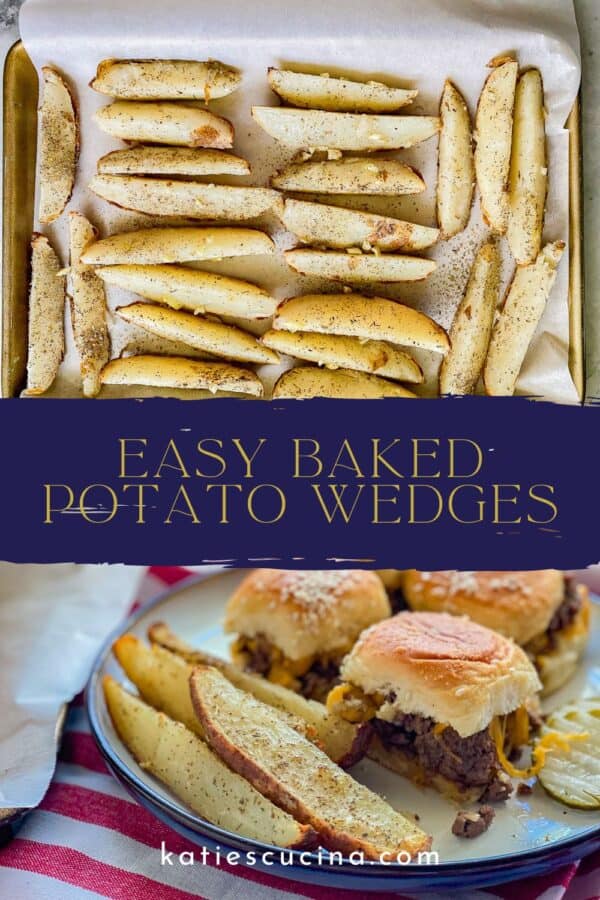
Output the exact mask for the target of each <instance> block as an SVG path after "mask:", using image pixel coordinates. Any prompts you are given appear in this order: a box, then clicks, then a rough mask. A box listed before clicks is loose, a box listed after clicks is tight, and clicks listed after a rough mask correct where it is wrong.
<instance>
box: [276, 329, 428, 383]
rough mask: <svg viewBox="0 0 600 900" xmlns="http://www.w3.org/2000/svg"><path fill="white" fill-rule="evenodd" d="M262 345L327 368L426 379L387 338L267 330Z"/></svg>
mask: <svg viewBox="0 0 600 900" xmlns="http://www.w3.org/2000/svg"><path fill="white" fill-rule="evenodd" d="M261 340H262V342H263V344H265V345H266V346H267V347H271V349H272V350H277V351H278V352H279V353H286V354H287V355H288V356H294V357H295V358H296V359H304V360H306V361H307V362H312V363H317V365H320V366H326V367H327V368H328V369H340V368H341V369H355V370H356V371H358V372H370V373H371V374H372V375H380V376H381V377H382V378H391V379H393V380H394V381H410V382H414V383H417V384H418V383H420V382H422V381H423V371H422V369H421V367H420V366H419V364H418V363H417V362H415V360H414V359H413V358H412V357H411V356H409V355H408V353H404V352H403V351H402V350H399V349H398V347H394V346H393V345H392V344H386V343H385V341H364V340H361V339H360V338H356V337H346V336H345V335H341V334H312V333H310V332H301V331H296V332H294V333H292V332H291V331H275V330H272V331H267V333H266V334H263V336H262V338H261Z"/></svg>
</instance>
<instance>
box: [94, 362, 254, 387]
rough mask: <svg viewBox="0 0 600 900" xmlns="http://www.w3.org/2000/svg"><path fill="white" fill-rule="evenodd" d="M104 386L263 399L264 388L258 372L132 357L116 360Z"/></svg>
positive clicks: (218, 364)
mask: <svg viewBox="0 0 600 900" xmlns="http://www.w3.org/2000/svg"><path fill="white" fill-rule="evenodd" d="M100 378H101V381H102V384H120V385H146V386H148V387H158V388H185V389H193V390H203V391H210V393H211V394H216V393H218V392H219V391H227V392H229V393H234V394H249V395H251V396H253V397H262V395H263V386H262V382H261V381H260V379H259V378H258V377H257V376H256V375H255V374H254V372H251V371H249V370H248V369H242V368H240V367H239V366H231V365H229V364H227V363H222V362H202V360H198V359H186V358H182V357H179V356H128V357H125V358H122V359H113V360H111V361H110V362H109V363H108V365H106V366H105V367H104V369H103V370H102V373H101V375H100Z"/></svg>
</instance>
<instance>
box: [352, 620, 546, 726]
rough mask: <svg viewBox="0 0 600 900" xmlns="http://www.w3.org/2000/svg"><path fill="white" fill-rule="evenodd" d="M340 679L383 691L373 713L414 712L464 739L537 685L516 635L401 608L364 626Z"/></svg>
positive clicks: (522, 700)
mask: <svg viewBox="0 0 600 900" xmlns="http://www.w3.org/2000/svg"><path fill="white" fill-rule="evenodd" d="M341 674H342V678H343V680H344V681H347V682H350V683H351V684H353V685H356V686H357V687H359V688H361V689H362V690H363V691H364V692H365V693H367V694H376V693H380V694H383V695H388V694H389V693H390V692H391V691H393V692H394V694H395V698H394V699H393V700H390V701H386V702H384V703H383V705H382V706H381V707H380V709H379V711H378V713H377V715H378V717H379V718H381V719H386V720H388V721H391V720H393V719H394V717H395V716H396V715H397V714H398V713H418V714H419V715H422V716H430V717H431V718H432V719H435V721H436V722H440V723H443V724H445V725H451V726H452V727H453V728H455V729H456V731H457V732H458V733H459V734H460V735H461V737H468V736H469V735H471V734H475V733H476V732H478V731H481V730H482V729H484V728H486V727H487V726H488V725H489V723H490V722H491V720H492V719H493V718H494V716H502V715H506V714H507V713H509V712H512V711H513V710H515V709H516V708H517V707H518V706H521V704H523V703H525V701H526V700H527V699H528V698H530V697H531V696H532V695H533V694H535V693H536V692H537V691H539V690H540V688H541V684H540V681H539V678H538V676H537V673H536V671H535V669H534V667H533V666H532V664H531V662H530V661H529V659H528V658H527V656H526V654H525V653H524V651H523V650H522V649H521V648H520V647H518V646H517V645H516V644H515V643H513V641H510V640H508V639H507V638H504V637H502V635H499V634H496V633H495V632H494V631H490V629H489V628H484V627H483V626H482V625H477V624H476V623H475V622H471V621H470V620H469V619H467V618H462V617H458V616H450V615H447V614H446V613H426V612H423V613H413V612H402V613H399V614H398V615H396V616H394V617H393V618H391V619H386V620H385V621H383V622H379V623H378V624H377V625H373V626H372V627H371V628H368V629H367V631H365V632H364V633H363V634H362V635H361V637H360V639H359V641H358V642H357V643H356V644H355V646H354V649H353V650H352V651H351V653H350V654H349V655H348V656H347V657H346V658H345V659H344V662H343V663H342V667H341Z"/></svg>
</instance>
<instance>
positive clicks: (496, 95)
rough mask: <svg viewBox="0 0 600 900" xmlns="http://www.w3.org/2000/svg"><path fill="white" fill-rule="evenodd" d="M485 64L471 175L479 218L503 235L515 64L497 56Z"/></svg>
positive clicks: (511, 129)
mask: <svg viewBox="0 0 600 900" xmlns="http://www.w3.org/2000/svg"><path fill="white" fill-rule="evenodd" d="M489 65H490V66H492V72H491V73H490V75H488V78H487V81H486V82H485V85H484V87H483V90H482V92H481V95H480V97H479V104H478V106H477V114H476V117H475V175H476V178H477V185H478V187H479V193H480V195H481V197H480V201H481V211H482V213H483V218H484V219H485V221H486V223H487V224H488V225H489V226H490V228H491V229H492V231H494V232H495V233H496V234H504V233H505V231H506V226H507V223H508V193H507V187H508V175H509V169H510V155H511V145H512V131H513V108H514V103H515V87H516V84H517V73H518V70H519V64H518V63H517V61H516V60H514V59H511V58H501V59H498V60H492V61H491V62H490V64H489Z"/></svg>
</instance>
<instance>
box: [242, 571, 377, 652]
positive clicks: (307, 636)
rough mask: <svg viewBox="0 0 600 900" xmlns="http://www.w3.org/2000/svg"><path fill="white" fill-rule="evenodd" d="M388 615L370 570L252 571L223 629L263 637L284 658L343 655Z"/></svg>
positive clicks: (244, 582) (375, 578)
mask: <svg viewBox="0 0 600 900" xmlns="http://www.w3.org/2000/svg"><path fill="white" fill-rule="evenodd" d="M390 614H391V609H390V604H389V601H388V598H387V595H386V592H385V589H384V587H383V585H382V583H381V581H380V579H379V578H378V577H377V575H376V574H375V573H374V572H366V571H365V572H363V571H359V570H354V569H349V570H345V571H344V570H341V571H326V572H324V571H314V572H303V571H288V570H285V569H255V570H254V571H253V572H252V573H251V574H250V575H248V576H247V577H246V578H245V579H244V580H243V581H242V583H241V584H240V585H239V587H238V588H237V590H236V591H235V593H234V594H233V596H232V597H231V598H230V600H229V602H228V604H227V608H226V611H225V631H227V632H237V633H238V634H243V635H245V636H247V637H254V636H255V635H257V634H264V635H265V636H266V637H267V638H268V639H269V640H270V641H271V642H272V643H273V644H274V645H275V646H276V647H278V648H279V649H280V650H282V651H283V653H284V654H285V656H286V657H288V658H289V659H294V660H296V659H302V658H304V657H307V656H313V655H314V654H317V653H330V652H335V651H338V652H346V651H347V650H348V649H349V648H350V647H351V646H352V645H353V644H354V642H355V640H356V639H357V637H358V636H359V634H360V633H361V631H363V630H364V629H365V628H367V626H369V625H372V624H373V623H374V622H379V621H380V619H383V618H385V617H386V616H389V615H390Z"/></svg>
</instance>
